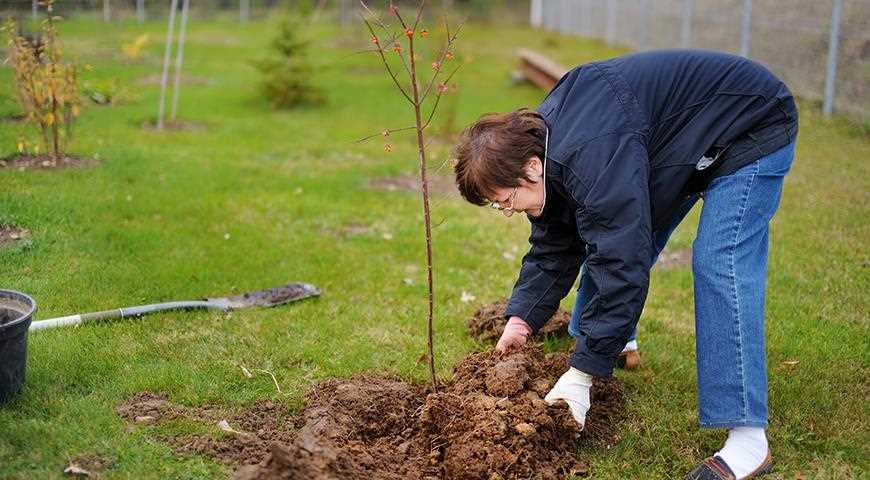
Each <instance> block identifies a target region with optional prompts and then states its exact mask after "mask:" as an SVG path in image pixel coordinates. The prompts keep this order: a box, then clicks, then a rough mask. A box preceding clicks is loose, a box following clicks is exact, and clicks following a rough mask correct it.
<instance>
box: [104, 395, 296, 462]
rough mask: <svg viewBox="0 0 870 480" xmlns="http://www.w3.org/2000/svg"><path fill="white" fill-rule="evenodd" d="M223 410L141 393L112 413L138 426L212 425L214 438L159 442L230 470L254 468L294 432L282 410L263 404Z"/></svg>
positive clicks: (285, 411)
mask: <svg viewBox="0 0 870 480" xmlns="http://www.w3.org/2000/svg"><path fill="white" fill-rule="evenodd" d="M225 410H226V409H225V408H223V407H219V406H214V405H205V406H201V407H187V406H184V405H178V404H174V403H171V402H169V401H168V400H167V399H166V396H165V395H160V394H154V393H150V392H142V393H138V394H136V395H135V396H134V397H133V398H131V399H130V400H128V401H127V402H124V403H123V404H121V405H120V406H118V408H117V410H116V411H117V412H118V414H119V415H120V416H121V417H123V418H125V419H127V420H129V421H131V422H132V423H134V424H139V425H151V424H155V423H159V422H163V421H166V420H175V419H181V418H183V419H188V420H194V421H198V422H202V423H207V424H211V425H214V435H179V436H173V437H165V438H163V440H165V441H166V442H167V443H168V444H169V445H171V446H172V447H173V449H175V450H176V451H177V452H179V453H189V454H193V453H196V454H203V455H208V456H210V457H213V458H216V459H217V460H218V461H220V462H221V463H224V464H227V465H233V466H238V465H251V464H257V463H259V462H261V461H262V460H263V459H264V458H265V457H266V455H267V454H268V453H269V451H270V447H271V445H272V444H273V443H276V442H277V443H280V444H289V443H290V442H291V441H292V440H293V435H294V434H293V432H294V431H295V430H296V428H295V426H294V422H293V417H292V416H290V415H289V412H288V410H287V408H286V407H284V406H281V405H279V404H276V403H274V402H271V401H268V400H263V401H259V402H256V403H254V404H253V405H252V406H250V407H248V408H246V409H244V410H243V411H241V412H238V413H235V414H232V415H228V414H226V413H225ZM222 422H225V423H222ZM219 423H222V425H223V427H221V425H219Z"/></svg>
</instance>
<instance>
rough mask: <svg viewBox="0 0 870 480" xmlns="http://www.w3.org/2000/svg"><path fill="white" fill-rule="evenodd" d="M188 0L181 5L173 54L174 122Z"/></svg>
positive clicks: (188, 7)
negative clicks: (179, 23)
mask: <svg viewBox="0 0 870 480" xmlns="http://www.w3.org/2000/svg"><path fill="white" fill-rule="evenodd" d="M189 9H190V0H184V2H183V3H182V6H181V26H180V27H179V31H178V52H177V53H176V54H175V83H174V85H173V86H172V111H171V113H170V114H169V119H170V121H172V122H174V121H175V118H176V114H177V113H178V95H179V92H180V91H181V66H182V64H183V63H184V32H186V31H187V12H188V10H189Z"/></svg>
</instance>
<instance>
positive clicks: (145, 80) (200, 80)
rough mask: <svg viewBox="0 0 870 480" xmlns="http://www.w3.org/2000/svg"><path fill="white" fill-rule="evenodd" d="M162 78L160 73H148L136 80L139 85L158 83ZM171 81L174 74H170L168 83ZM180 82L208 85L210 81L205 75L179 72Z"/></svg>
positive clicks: (173, 78) (173, 80)
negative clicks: (199, 75)
mask: <svg viewBox="0 0 870 480" xmlns="http://www.w3.org/2000/svg"><path fill="white" fill-rule="evenodd" d="M162 78H163V77H162V75H160V74H155V75H148V76H146V77H141V78H139V80H137V83H139V84H140V85H160V82H161V80H162ZM173 82H175V75H170V76H169V83H170V84H171V83H173ZM181 83H182V84H183V85H208V84H209V83H211V80H209V79H208V78H206V77H198V76H196V75H185V74H181Z"/></svg>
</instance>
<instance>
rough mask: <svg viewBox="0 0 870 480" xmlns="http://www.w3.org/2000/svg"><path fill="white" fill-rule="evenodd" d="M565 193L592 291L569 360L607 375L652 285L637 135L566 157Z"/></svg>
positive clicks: (644, 166) (643, 161)
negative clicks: (574, 208) (574, 204)
mask: <svg viewBox="0 0 870 480" xmlns="http://www.w3.org/2000/svg"><path fill="white" fill-rule="evenodd" d="M569 170H570V172H571V173H570V174H568V176H569V181H566V183H567V186H568V190H569V192H570V194H571V196H572V197H574V200H575V201H576V202H577V203H578V205H580V207H579V208H578V209H577V212H576V219H577V230H578V233H579V234H580V237H581V238H582V239H583V241H585V242H586V245H587V253H588V256H587V257H586V269H587V272H588V274H589V278H590V279H591V281H592V282H593V283H594V284H595V287H596V288H595V290H597V293H596V294H595V295H593V296H592V298H591V299H590V300H589V301H588V302H587V303H586V305H584V306H583V311H582V316H581V320H580V335H579V336H578V337H577V340H576V342H577V343H576V346H575V347H574V353H573V354H572V356H571V365H572V366H573V367H574V368H577V369H578V370H581V371H583V372H586V373H589V374H592V375H596V376H605V377H606V376H610V375H611V374H612V372H613V364H614V363H615V361H616V357H617V356H618V355H619V353H620V352H621V351H622V349H623V348H624V347H625V344H626V342H627V341H628V337H629V336H630V335H631V332H632V330H633V329H634V328H635V326H636V325H637V321H638V318H639V317H640V314H641V310H643V305H644V302H645V300H646V295H647V290H648V288H649V270H650V268H651V263H652V248H653V246H652V233H651V230H652V227H651V218H650V217H651V209H650V196H649V159H648V155H647V152H646V147H645V143H644V142H643V138H642V137H640V136H639V135H637V134H634V133H629V134H611V135H606V136H604V137H601V138H599V139H596V140H593V141H591V142H589V144H587V145H585V146H583V147H582V149H581V150H580V151H578V152H577V153H576V154H575V156H574V158H573V160H572V161H571V162H570V168H569Z"/></svg>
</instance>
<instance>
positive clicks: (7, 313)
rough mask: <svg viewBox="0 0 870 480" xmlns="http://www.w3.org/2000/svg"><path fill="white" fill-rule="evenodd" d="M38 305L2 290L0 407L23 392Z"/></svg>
mask: <svg viewBox="0 0 870 480" xmlns="http://www.w3.org/2000/svg"><path fill="white" fill-rule="evenodd" d="M34 313H36V302H34V301H33V299H32V298H30V297H29V296H27V295H25V294H23V293H20V292H16V291H13V290H2V289H0V405H2V404H4V403H6V402H7V401H8V400H9V399H10V398H12V397H13V396H15V394H17V393H18V392H20V391H21V387H22V386H24V371H25V369H26V367H27V329H28V328H30V322H31V321H32V320H33V314H34Z"/></svg>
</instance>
